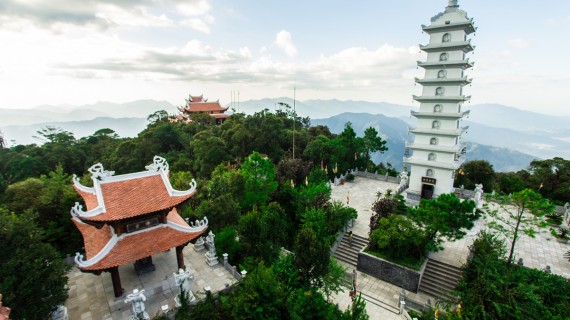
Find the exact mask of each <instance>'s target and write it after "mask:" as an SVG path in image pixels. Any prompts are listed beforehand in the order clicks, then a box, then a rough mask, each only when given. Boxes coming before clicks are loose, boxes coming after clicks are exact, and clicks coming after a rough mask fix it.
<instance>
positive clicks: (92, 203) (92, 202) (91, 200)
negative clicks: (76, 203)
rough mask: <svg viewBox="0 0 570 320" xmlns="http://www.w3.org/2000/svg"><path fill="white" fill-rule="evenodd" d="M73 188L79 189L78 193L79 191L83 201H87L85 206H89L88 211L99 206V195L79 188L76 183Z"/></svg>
mask: <svg viewBox="0 0 570 320" xmlns="http://www.w3.org/2000/svg"><path fill="white" fill-rule="evenodd" d="M73 188H75V191H77V193H79V195H80V196H81V198H83V201H84V202H85V206H86V207H87V208H86V209H87V211H89V210H93V209H95V208H97V206H98V203H97V196H96V195H94V194H92V193H89V192H83V191H81V189H79V188H78V187H77V186H76V185H75V184H74V185H73Z"/></svg>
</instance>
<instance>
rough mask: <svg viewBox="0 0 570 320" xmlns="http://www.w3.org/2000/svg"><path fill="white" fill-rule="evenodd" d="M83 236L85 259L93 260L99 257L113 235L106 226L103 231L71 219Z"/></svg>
mask: <svg viewBox="0 0 570 320" xmlns="http://www.w3.org/2000/svg"><path fill="white" fill-rule="evenodd" d="M71 220H72V221H73V223H75V225H76V226H77V229H79V232H81V234H82V235H83V243H84V246H85V256H86V257H85V258H87V259H91V258H93V257H94V256H95V255H97V254H98V253H99V252H100V251H101V249H103V247H105V245H106V244H107V243H108V242H109V240H111V237H112V236H113V233H112V231H111V227H110V226H108V225H104V226H103V227H102V228H101V229H97V228H95V227H94V226H92V225H88V224H85V223H82V222H80V221H77V220H76V219H71Z"/></svg>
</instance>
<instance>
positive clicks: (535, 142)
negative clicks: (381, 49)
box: [0, 97, 570, 170]
mask: <svg viewBox="0 0 570 320" xmlns="http://www.w3.org/2000/svg"><path fill="white" fill-rule="evenodd" d="M181 100H182V99H181ZM279 102H282V103H286V104H288V105H289V106H290V107H291V108H293V107H294V108H295V110H296V112H297V114H299V115H300V116H303V117H307V116H308V117H310V118H311V119H313V123H314V124H320V123H323V122H320V121H325V120H326V119H325V120H323V118H327V117H330V121H329V122H328V125H329V127H330V128H331V130H332V131H333V132H340V131H342V129H343V128H344V124H345V123H346V121H351V122H353V125H354V127H355V130H357V132H358V133H359V134H362V131H363V130H364V128H366V127H368V126H373V127H375V128H376V129H377V130H378V131H379V132H380V133H381V134H382V135H384V136H385V137H389V139H388V146H389V148H390V152H389V153H387V154H385V155H381V156H378V158H377V160H382V161H383V162H390V163H391V164H392V165H394V167H396V168H399V167H401V163H402V157H403V153H404V142H405V141H411V140H412V135H411V134H408V126H415V123H416V119H415V118H413V117H410V111H411V110H417V108H414V107H411V106H404V105H396V104H390V103H385V102H368V101H353V100H349V101H340V100H306V101H293V100H292V99H291V98H287V97H282V98H271V99H269V98H267V99H261V100H249V101H244V102H240V103H239V104H238V103H233V104H231V105H230V104H226V106H230V107H231V110H233V111H234V112H244V113H247V114H253V113H255V112H258V111H261V110H263V109H269V110H271V111H273V110H276V109H283V108H284V107H283V106H282V105H280V104H279ZM466 109H468V110H471V113H470V115H469V117H468V118H466V119H464V121H462V125H469V126H470V128H469V130H468V133H467V134H465V135H464V140H465V141H468V142H472V143H473V144H472V146H473V148H472V149H471V151H470V152H469V153H468V159H475V158H487V157H491V156H492V157H493V158H494V160H493V161H494V162H495V163H496V166H497V168H505V170H511V167H512V168H522V167H524V166H526V165H527V164H528V162H529V161H530V160H531V159H532V158H533V157H531V156H529V155H532V156H534V157H539V158H552V157H555V156H560V157H564V158H567V159H570V128H568V125H567V124H568V123H570V118H567V117H555V116H549V115H544V114H539V113H535V112H529V111H524V110H520V109H517V108H513V107H509V106H503V105H499V104H480V105H468V106H467V107H466ZM158 110H166V111H167V112H168V113H170V114H176V113H178V110H177V108H176V106H174V105H173V104H171V103H169V102H166V101H155V100H138V101H133V102H129V103H109V102H97V103H95V104H90V105H82V106H69V105H62V106H50V105H42V106H38V107H36V108H34V109H23V110H20V109H0V130H2V131H3V132H4V136H5V139H6V140H7V141H8V142H10V141H11V140H15V141H16V143H23V144H26V143H37V142H38V141H35V140H34V139H33V138H32V136H33V135H35V134H36V131H38V130H39V129H41V128H42V127H45V126H46V125H51V126H56V127H61V128H63V129H64V130H68V131H71V132H73V133H74V135H75V136H76V138H81V137H83V136H88V135H91V134H93V133H94V132H95V131H96V130H98V129H101V128H111V129H113V130H115V131H116V132H117V133H118V134H119V135H120V136H122V137H132V136H136V135H137V134H138V132H140V131H141V130H143V129H144V128H145V127H146V117H147V116H148V115H149V114H152V113H154V112H155V111H158ZM354 112H358V113H354ZM122 118H129V119H128V120H123V119H122ZM133 118H134V119H133ZM359 130H360V131H359ZM9 145H10V143H9ZM468 147H469V146H468ZM509 149H510V150H509ZM512 150H516V151H518V152H521V153H520V154H518V153H513V151H512ZM500 159H502V160H500ZM523 162H526V164H524V163H523Z"/></svg>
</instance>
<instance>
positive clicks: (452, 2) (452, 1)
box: [447, 0, 459, 7]
mask: <svg viewBox="0 0 570 320" xmlns="http://www.w3.org/2000/svg"><path fill="white" fill-rule="evenodd" d="M458 2H459V0H449V3H448V4H447V6H448V7H459V3H458Z"/></svg>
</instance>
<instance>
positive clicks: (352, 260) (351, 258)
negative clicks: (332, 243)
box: [334, 251, 358, 266]
mask: <svg viewBox="0 0 570 320" xmlns="http://www.w3.org/2000/svg"><path fill="white" fill-rule="evenodd" d="M334 257H335V258H337V259H338V260H340V261H343V262H346V263H348V264H350V265H353V266H356V264H357V263H358V256H356V255H348V254H345V253H343V252H338V251H337V252H335V254H334Z"/></svg>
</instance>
